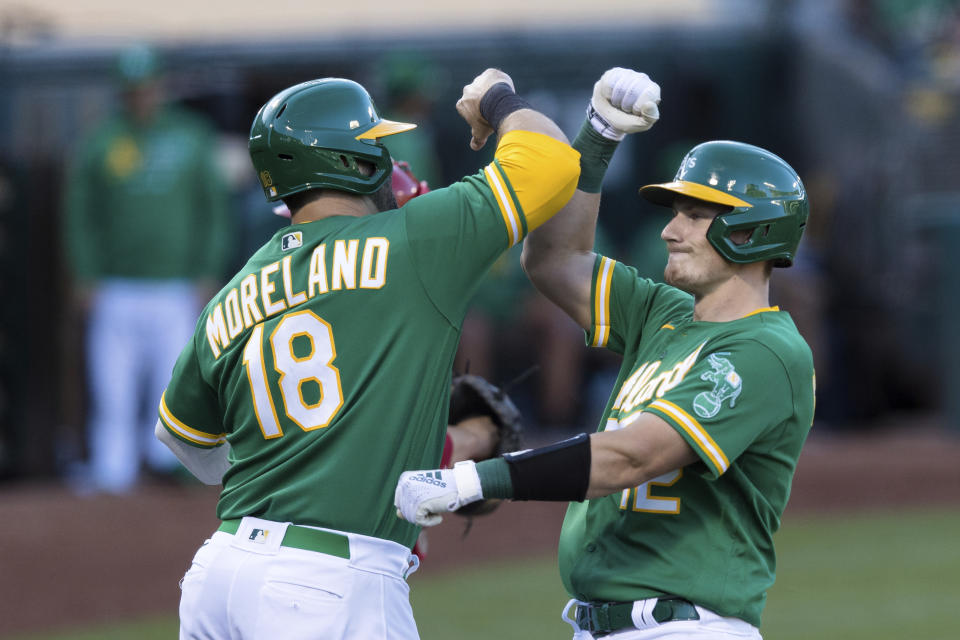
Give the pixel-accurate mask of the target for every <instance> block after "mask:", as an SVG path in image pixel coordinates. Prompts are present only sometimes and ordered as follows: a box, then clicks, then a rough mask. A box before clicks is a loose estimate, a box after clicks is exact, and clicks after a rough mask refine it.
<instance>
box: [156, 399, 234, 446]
mask: <svg viewBox="0 0 960 640" xmlns="http://www.w3.org/2000/svg"><path fill="white" fill-rule="evenodd" d="M160 419H161V420H162V421H163V425H164V426H165V427H166V428H167V429H168V430H169V431H171V432H172V433H174V434H176V435H178V436H180V437H181V438H183V439H184V440H189V441H190V442H193V443H196V444H199V445H202V446H205V447H216V446H219V445H221V444H223V443H225V442H226V441H227V434H226V433H221V434H218V435H215V436H214V435H210V434H209V433H204V432H203V431H198V430H196V429H194V428H192V427H188V426H187V425H185V424H184V423H182V422H181V421H179V420H177V418H176V417H175V416H174V415H173V414H172V413H171V412H170V408H169V407H167V393H166V391H164V393H163V395H162V396H160Z"/></svg>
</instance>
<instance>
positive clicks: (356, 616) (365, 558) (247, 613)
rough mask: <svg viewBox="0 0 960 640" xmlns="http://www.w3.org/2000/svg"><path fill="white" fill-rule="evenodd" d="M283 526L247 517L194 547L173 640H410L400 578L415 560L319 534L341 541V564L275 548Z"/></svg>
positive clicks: (373, 542)
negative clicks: (344, 552)
mask: <svg viewBox="0 0 960 640" xmlns="http://www.w3.org/2000/svg"><path fill="white" fill-rule="evenodd" d="M287 526H288V523H282V522H274V521H270V520H261V519H259V518H250V517H247V518H243V519H242V520H241V522H240V525H239V528H238V529H237V531H236V533H235V534H230V533H227V532H224V531H218V532H217V533H215V534H214V535H213V536H212V537H211V538H210V539H209V540H207V541H206V542H205V543H204V545H203V546H202V547H200V549H199V550H198V551H197V553H196V555H195V556H194V558H193V564H192V566H191V567H190V569H189V570H188V571H187V573H186V575H185V576H184V578H183V580H182V581H181V589H182V594H181V597H180V638H181V640H194V639H199V638H204V639H209V638H225V639H226V638H230V639H232V640H276V639H277V638H283V639H284V640H341V639H343V640H346V639H356V638H364V639H368V640H416V639H418V638H419V634H418V633H417V627H416V623H415V622H414V619H413V611H412V609H411V607H410V596H409V594H410V588H409V586H408V585H407V582H406V577H407V576H408V575H409V574H410V573H413V571H416V568H417V566H418V561H417V560H416V556H412V555H411V553H410V550H409V549H408V548H406V547H404V546H403V545H400V544H397V543H395V542H391V541H389V540H381V539H379V538H372V537H369V536H362V535H359V534H354V533H343V532H339V531H332V530H329V529H319V530H321V531H328V532H332V533H335V534H339V535H342V536H346V537H347V538H349V555H350V557H349V559H346V558H342V557H336V556H334V555H329V554H326V553H320V552H317V551H306V550H303V549H298V548H292V547H288V546H282V545H281V541H282V540H283V538H284V535H285V533H286V528H287ZM310 528H312V529H316V528H315V527H310Z"/></svg>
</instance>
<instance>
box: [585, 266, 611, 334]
mask: <svg viewBox="0 0 960 640" xmlns="http://www.w3.org/2000/svg"><path fill="white" fill-rule="evenodd" d="M615 264H616V261H615V260H611V259H610V258H607V257H601V258H600V268H599V269H598V270H597V284H596V287H595V291H594V294H593V295H594V298H593V324H594V331H593V340H592V341H591V343H590V346H591V347H605V346H607V342H608V341H609V340H610V284H611V282H613V267H614V265H615Z"/></svg>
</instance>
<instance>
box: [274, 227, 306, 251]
mask: <svg viewBox="0 0 960 640" xmlns="http://www.w3.org/2000/svg"><path fill="white" fill-rule="evenodd" d="M302 246H303V233H302V232H300V231H294V232H292V233H286V234H284V235H283V237H282V238H280V249H281V250H283V251H290V250H291V249H297V248H298V247H302Z"/></svg>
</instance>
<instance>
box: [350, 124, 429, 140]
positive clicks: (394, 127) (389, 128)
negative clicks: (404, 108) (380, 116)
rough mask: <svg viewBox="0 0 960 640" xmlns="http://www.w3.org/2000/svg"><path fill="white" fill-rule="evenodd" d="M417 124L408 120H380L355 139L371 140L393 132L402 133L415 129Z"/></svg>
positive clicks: (390, 134)
mask: <svg viewBox="0 0 960 640" xmlns="http://www.w3.org/2000/svg"><path fill="white" fill-rule="evenodd" d="M416 128H417V125H415V124H410V123H409V122H394V121H393V120H381V121H380V122H378V123H377V124H375V125H373V126H372V127H370V128H369V129H367V130H366V131H364V132H363V133H361V134H360V135H358V136H357V140H372V139H374V138H382V137H384V136H392V135H393V134H395V133H403V132H404V131H410V129H416Z"/></svg>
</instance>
